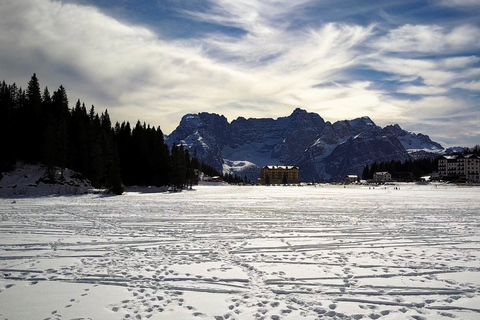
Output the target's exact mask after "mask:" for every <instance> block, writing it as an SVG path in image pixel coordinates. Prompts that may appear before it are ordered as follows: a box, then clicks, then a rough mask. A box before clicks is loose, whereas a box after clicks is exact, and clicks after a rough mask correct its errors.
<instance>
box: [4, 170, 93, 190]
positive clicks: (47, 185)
mask: <svg viewBox="0 0 480 320" xmlns="http://www.w3.org/2000/svg"><path fill="white" fill-rule="evenodd" d="M92 189H93V188H92V186H91V184H90V182H89V181H88V180H87V179H85V178H83V177H82V176H81V175H80V174H78V173H76V172H74V171H71V170H69V169H64V170H63V172H62V170H61V169H59V168H55V169H54V172H52V173H51V174H50V175H49V174H48V171H47V167H46V166H44V165H36V164H35V165H34V164H25V163H17V166H16V168H15V169H14V170H13V171H11V172H4V173H3V179H1V180H0V196H1V197H6V196H42V195H55V194H56V195H65V194H83V193H86V192H87V191H88V190H92Z"/></svg>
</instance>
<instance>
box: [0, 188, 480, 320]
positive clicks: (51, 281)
mask: <svg viewBox="0 0 480 320" xmlns="http://www.w3.org/2000/svg"><path fill="white" fill-rule="evenodd" d="M479 193H480V189H479V188H461V187H455V186H444V185H439V186H434V185H427V186H417V185H408V184H405V185H401V188H400V190H398V188H394V187H393V186H387V187H377V188H375V189H373V188H371V189H370V188H369V187H364V186H362V187H360V186H356V187H347V188H343V187H335V186H323V187H313V186H308V187H232V186H221V187H214V186H199V187H197V189H196V190H195V191H185V192H181V193H173V194H168V193H159V194H152V193H145V194H142V193H133V192H131V193H126V194H125V195H123V196H120V197H105V196H99V195H83V196H60V197H37V198H21V197H20V198H3V199H0V217H1V219H0V318H2V319H3V318H5V319H215V320H222V319H416V320H421V319H452V318H456V319H480V295H479V288H480V263H479V261H480V250H479V249H480V218H479V212H480V197H479Z"/></svg>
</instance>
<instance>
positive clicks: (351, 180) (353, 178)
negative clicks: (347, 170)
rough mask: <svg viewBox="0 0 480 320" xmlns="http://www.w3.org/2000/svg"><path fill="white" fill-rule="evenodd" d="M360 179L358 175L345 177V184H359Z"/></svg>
mask: <svg viewBox="0 0 480 320" xmlns="http://www.w3.org/2000/svg"><path fill="white" fill-rule="evenodd" d="M359 180H360V179H359V178H358V176H357V175H356V174H349V175H347V176H346V177H345V184H350V183H355V182H358V181H359Z"/></svg>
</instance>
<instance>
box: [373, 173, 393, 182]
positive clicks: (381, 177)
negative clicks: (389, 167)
mask: <svg viewBox="0 0 480 320" xmlns="http://www.w3.org/2000/svg"><path fill="white" fill-rule="evenodd" d="M373 181H375V182H380V183H381V182H390V181H392V175H391V174H390V173H388V172H386V171H385V172H375V173H374V174H373Z"/></svg>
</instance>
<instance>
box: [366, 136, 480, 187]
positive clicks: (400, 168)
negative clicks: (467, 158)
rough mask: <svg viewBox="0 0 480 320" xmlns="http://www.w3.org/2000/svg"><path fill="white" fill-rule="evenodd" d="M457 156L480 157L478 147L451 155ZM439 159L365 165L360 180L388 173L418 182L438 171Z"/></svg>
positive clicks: (464, 149)
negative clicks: (472, 155)
mask: <svg viewBox="0 0 480 320" xmlns="http://www.w3.org/2000/svg"><path fill="white" fill-rule="evenodd" d="M453 154H458V155H467V154H475V155H478V156H480V145H476V146H475V147H473V148H463V151H461V152H457V153H453ZM439 159H440V157H434V158H425V159H415V160H407V161H405V162H401V161H398V160H392V161H388V162H380V163H377V162H374V163H372V164H371V165H370V166H369V165H368V164H367V165H366V166H365V167H364V168H363V171H362V179H364V180H369V179H373V174H374V173H375V172H389V173H390V174H392V176H395V175H397V176H398V177H400V178H402V179H405V180H420V178H421V177H423V176H425V175H428V174H430V173H432V172H434V171H437V170H438V160H439Z"/></svg>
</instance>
